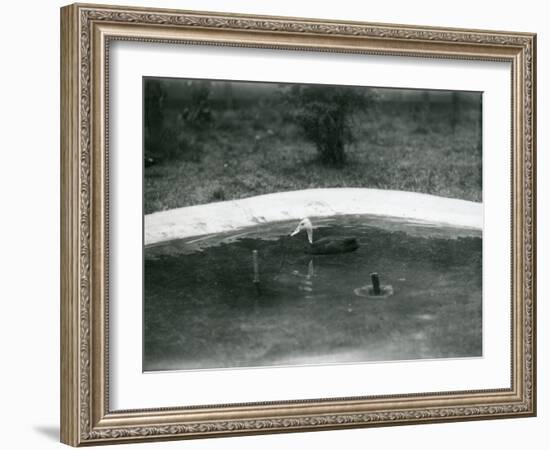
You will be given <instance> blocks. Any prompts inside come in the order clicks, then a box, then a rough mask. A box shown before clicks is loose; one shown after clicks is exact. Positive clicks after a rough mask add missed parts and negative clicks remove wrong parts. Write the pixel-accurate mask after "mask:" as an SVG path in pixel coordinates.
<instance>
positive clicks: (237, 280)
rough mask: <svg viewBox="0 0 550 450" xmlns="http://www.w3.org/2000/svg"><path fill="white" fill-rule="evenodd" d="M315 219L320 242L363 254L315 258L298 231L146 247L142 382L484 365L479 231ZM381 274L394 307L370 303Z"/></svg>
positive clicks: (386, 299)
mask: <svg viewBox="0 0 550 450" xmlns="http://www.w3.org/2000/svg"><path fill="white" fill-rule="evenodd" d="M311 219H312V222H313V225H314V227H315V230H314V234H313V238H314V240H316V239H318V238H321V237H323V236H328V235H331V236H354V237H356V238H357V240H358V242H359V245H360V247H359V249H358V250H356V251H354V252H350V253H343V254H337V255H326V256H325V255H318V256H317V255H314V256H312V255H308V254H306V253H305V252H304V249H305V247H306V246H307V245H308V244H307V236H306V234H305V232H302V233H300V234H298V235H296V236H294V237H288V234H289V232H290V231H292V230H293V229H294V228H295V226H296V224H297V221H295V220H292V221H288V222H277V223H270V224H259V225H258V226H254V227H249V228H246V229H242V230H239V231H233V232H228V233H219V234H215V235H210V236H202V237H195V238H188V239H182V240H174V241H169V242H164V243H162V244H159V245H155V246H149V247H146V248H145V250H144V270H145V272H144V275H145V282H144V352H143V355H144V360H143V368H144V370H145V371H154V370H178V369H212V368H232V367H233V368H234V367H262V366H287V365H307V364H334V363H351V362H369V361H391V360H414V359H427V358H428V359H433V358H457V357H479V356H481V355H482V239H481V232H480V231H479V230H471V229H462V228H452V227H445V226H438V225H432V224H424V223H418V222H408V221H405V220H402V219H399V220H395V219H391V218H380V217H372V216H368V215H360V216H337V217H332V218H311ZM254 250H256V251H257V252H258V274H257V277H258V278H259V283H254V282H253V280H254V278H255V275H254V270H253V257H252V252H253V251H254ZM372 272H376V273H378V275H379V277H380V282H381V285H382V287H383V289H386V290H385V292H387V293H390V294H391V295H386V296H378V297H377V296H370V295H367V294H366V293H367V292H368V291H369V290H368V287H369V285H370V284H371V278H370V274H371V273H372Z"/></svg>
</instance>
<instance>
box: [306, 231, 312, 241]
mask: <svg viewBox="0 0 550 450" xmlns="http://www.w3.org/2000/svg"><path fill="white" fill-rule="evenodd" d="M306 233H307V240H308V241H309V243H310V244H313V227H307V228H306Z"/></svg>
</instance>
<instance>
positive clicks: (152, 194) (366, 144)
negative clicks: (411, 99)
mask: <svg viewBox="0 0 550 450" xmlns="http://www.w3.org/2000/svg"><path fill="white" fill-rule="evenodd" d="M447 111H448V108H447V109H445V108H439V109H438V108H432V111H431V112H430V114H427V115H426V114H425V113H424V114H417V113H415V112H414V110H413V109H412V108H405V109H403V108H399V107H396V106H391V107H390V106H380V105H378V106H377V107H373V108H371V109H370V110H369V112H368V113H362V114H358V115H356V116H355V117H354V126H353V128H354V133H355V136H356V139H355V143H353V144H351V145H350V146H349V147H348V148H347V151H346V156H347V163H346V164H345V165H344V167H342V168H333V167H327V166H325V165H322V164H321V163H320V162H319V161H318V159H317V151H316V149H315V147H314V146H313V144H312V143H310V142H308V141H306V140H305V139H304V138H303V136H302V134H301V133H300V130H299V129H298V127H297V126H296V125H295V124H293V123H291V122H289V121H286V120H285V119H284V111H282V109H281V108H280V107H277V106H270V105H261V106H260V105H258V106H250V107H248V108H236V109H231V110H215V111H213V120H212V124H211V126H210V127H209V129H207V130H202V131H196V130H195V131H190V132H189V133H188V134H187V136H186V138H188V142H189V144H188V145H185V146H180V147H181V148H182V150H181V151H180V153H179V154H177V155H176V156H175V157H172V158H171V159H165V160H163V161H162V160H161V161H157V163H156V164H154V165H152V166H150V167H147V168H146V169H145V179H144V196H145V213H146V214H148V213H152V212H155V211H163V210H167V209H172V208H178V207H182V206H190V205H197V204H203V203H210V202H216V201H222V200H231V199H238V198H244V197H250V196H255V195H260V194H267V193H272V192H278V191H289V190H297V189H307V188H321V187H368V188H379V189H398V190H405V191H414V192H423V193H428V194H434V195H440V196H444V197H453V198H460V199H465V200H472V201H481V193H482V191H481V183H482V175H481V163H482V154H481V123H480V116H479V108H476V107H469V106H467V105H466V106H464V107H463V108H462V110H461V114H460V118H459V120H458V121H457V122H456V124H455V126H453V125H452V121H451V120H450V118H449V114H448V112H447ZM166 120H167V123H168V127H173V128H174V129H177V128H178V126H179V125H178V122H177V114H176V113H175V112H174V113H173V114H167V119H166ZM184 137H185V136H184Z"/></svg>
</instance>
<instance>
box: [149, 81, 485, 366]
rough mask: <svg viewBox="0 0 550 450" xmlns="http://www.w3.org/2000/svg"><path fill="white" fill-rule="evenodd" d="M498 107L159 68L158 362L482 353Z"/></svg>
mask: <svg viewBox="0 0 550 450" xmlns="http://www.w3.org/2000/svg"><path fill="white" fill-rule="evenodd" d="M482 106H483V105H482V93H481V92H467V91H443V90H428V89H403V88H399V89H397V88H391V87H368V86H344V85H327V84H293V83H268V82H250V81H228V80H205V79H183V78H158V77H145V78H143V173H144V180H143V214H144V233H143V235H144V242H143V267H144V295H143V370H144V371H146V372H149V371H167V370H204V369H236V368H269V367H281V366H284V367H292V366H304V365H328V364H348V363H354V364H359V363H370V362H386V361H409V360H433V359H440V358H478V357H482V356H483V327H482V323H483V320H482V314H483V312H482V227H483V203H482Z"/></svg>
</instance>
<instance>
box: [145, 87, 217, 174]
mask: <svg viewBox="0 0 550 450" xmlns="http://www.w3.org/2000/svg"><path fill="white" fill-rule="evenodd" d="M174 104H182V105H183V107H179V105H178V107H175V106H174ZM144 111H145V113H144V158H145V165H146V166H149V165H152V164H154V163H155V162H158V161H163V160H170V159H175V158H183V159H184V160H188V161H195V162H197V161H199V160H200V158H201V153H202V144H201V133H203V132H204V131H205V130H207V129H208V128H209V126H210V124H211V121H212V113H211V108H210V82H208V81H202V80H198V81H191V80H189V81H187V82H186V84H185V85H183V86H182V85H181V84H180V85H179V86H178V87H177V89H175V88H174V86H170V83H169V82H167V81H166V80H159V79H147V80H146V83H145V87H144Z"/></svg>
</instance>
